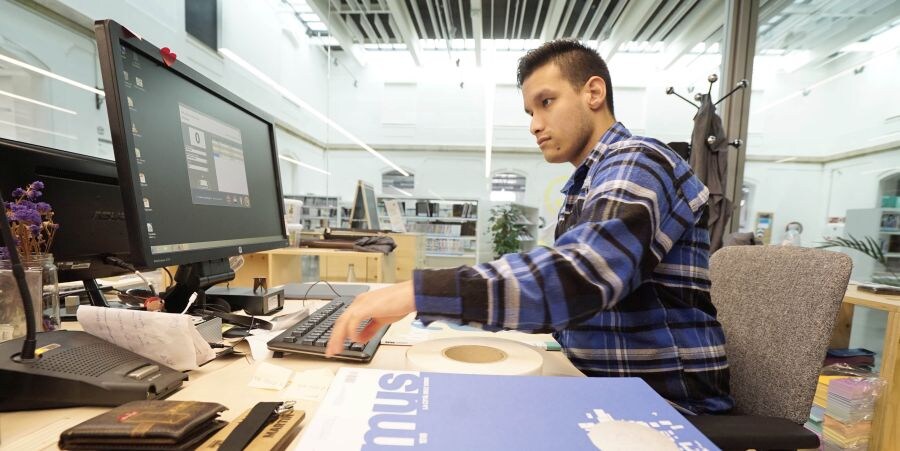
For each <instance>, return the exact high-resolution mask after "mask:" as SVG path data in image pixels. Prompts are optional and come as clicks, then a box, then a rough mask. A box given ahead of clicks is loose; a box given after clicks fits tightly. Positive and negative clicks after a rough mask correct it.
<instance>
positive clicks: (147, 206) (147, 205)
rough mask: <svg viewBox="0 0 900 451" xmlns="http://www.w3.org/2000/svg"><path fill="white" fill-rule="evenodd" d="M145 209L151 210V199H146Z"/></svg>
mask: <svg viewBox="0 0 900 451" xmlns="http://www.w3.org/2000/svg"><path fill="white" fill-rule="evenodd" d="M144 208H148V209H149V208H150V199H147V198H146V197H145V198H144Z"/></svg>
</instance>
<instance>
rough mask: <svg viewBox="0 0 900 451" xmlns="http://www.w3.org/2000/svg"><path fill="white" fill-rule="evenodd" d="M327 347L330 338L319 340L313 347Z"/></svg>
mask: <svg viewBox="0 0 900 451" xmlns="http://www.w3.org/2000/svg"><path fill="white" fill-rule="evenodd" d="M327 345H328V338H319V339H318V340H316V344H314V345H313V346H316V347H319V348H324V347H325V346H327Z"/></svg>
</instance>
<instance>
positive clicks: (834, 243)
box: [819, 235, 900, 286]
mask: <svg viewBox="0 0 900 451" xmlns="http://www.w3.org/2000/svg"><path fill="white" fill-rule="evenodd" d="M829 247H843V248H847V249H854V250H857V251H859V252H862V253H863V254H865V255H866V256H868V257H870V258H872V259H874V260H875V261H877V262H878V263H880V264H881V265H882V266H884V269H885V271H887V272H888V273H890V274H891V276H892V277H891V278H890V279H883V280H879V281H878V282H880V283H884V284H887V285H894V286H900V275H898V274H897V273H895V272H894V271H891V267H890V266H888V262H887V258H885V256H884V250H882V248H881V245H880V244H879V243H878V241H876V240H875V239H874V238H872V237H869V236H867V237H865V239H862V240H860V239H857V238H854V237H853V235H850V238H849V239H847V238H831V239H828V240H826V241H825V242H824V243H822V244H821V245H820V246H819V248H823V249H824V248H829Z"/></svg>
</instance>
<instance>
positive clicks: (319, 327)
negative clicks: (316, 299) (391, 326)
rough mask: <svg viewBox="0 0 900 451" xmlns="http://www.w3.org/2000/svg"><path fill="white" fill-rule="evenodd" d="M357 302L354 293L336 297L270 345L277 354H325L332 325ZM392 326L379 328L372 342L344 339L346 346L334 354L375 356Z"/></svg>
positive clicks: (362, 357) (349, 357)
mask: <svg viewBox="0 0 900 451" xmlns="http://www.w3.org/2000/svg"><path fill="white" fill-rule="evenodd" d="M351 302H353V297H352V296H342V297H337V298H335V299H333V300H332V301H331V302H329V303H328V304H326V305H325V306H324V307H322V308H320V309H318V310H316V311H315V312H313V313H312V314H311V315H309V316H308V317H307V318H306V319H304V320H303V321H300V322H299V323H297V324H296V325H294V326H292V327H290V328H288V329H287V330H285V331H284V332H283V333H282V334H281V335H278V336H277V337H275V338H273V339H272V340H270V341H269V343H268V346H269V349H271V350H273V351H275V357H283V356H284V353H287V352H292V353H297V354H304V355H311V356H316V357H325V346H326V345H328V339H329V338H331V329H332V327H334V322H335V321H337V319H338V317H340V316H341V313H343V312H344V310H345V309H346V308H347V306H349V305H350V303H351ZM368 323H369V320H366V321H365V322H363V323H362V324H360V325H359V328H358V330H362V328H363V327H366V325H367V324H368ZM387 328H388V326H384V327H382V328H381V329H379V330H378V332H377V333H376V334H375V336H374V337H372V339H371V340H369V342H368V343H354V342H351V341H350V340H345V341H344V350H343V351H342V352H341V353H340V354H337V355H335V356H334V358H336V359H344V360H353V361H357V362H368V361H369V360H372V357H374V356H375V350H376V349H378V346H379V345H381V337H382V336H383V335H384V333H385V332H386V331H387Z"/></svg>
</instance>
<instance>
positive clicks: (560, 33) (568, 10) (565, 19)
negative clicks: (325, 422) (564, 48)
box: [554, 0, 575, 39]
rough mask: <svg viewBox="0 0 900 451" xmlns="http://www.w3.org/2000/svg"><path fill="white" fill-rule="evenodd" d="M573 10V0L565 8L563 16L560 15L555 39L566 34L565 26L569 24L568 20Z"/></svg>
mask: <svg viewBox="0 0 900 451" xmlns="http://www.w3.org/2000/svg"><path fill="white" fill-rule="evenodd" d="M574 10H575V2H574V0H573V1H572V2H571V3H569V7H568V8H566V12H565V14H563V15H562V18H561V19H560V20H559V26H558V27H557V28H556V35H555V36H554V38H555V39H559V38H563V37H565V36H563V35H564V34H565V32H566V25H568V24H569V19H571V18H572V11H574Z"/></svg>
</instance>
